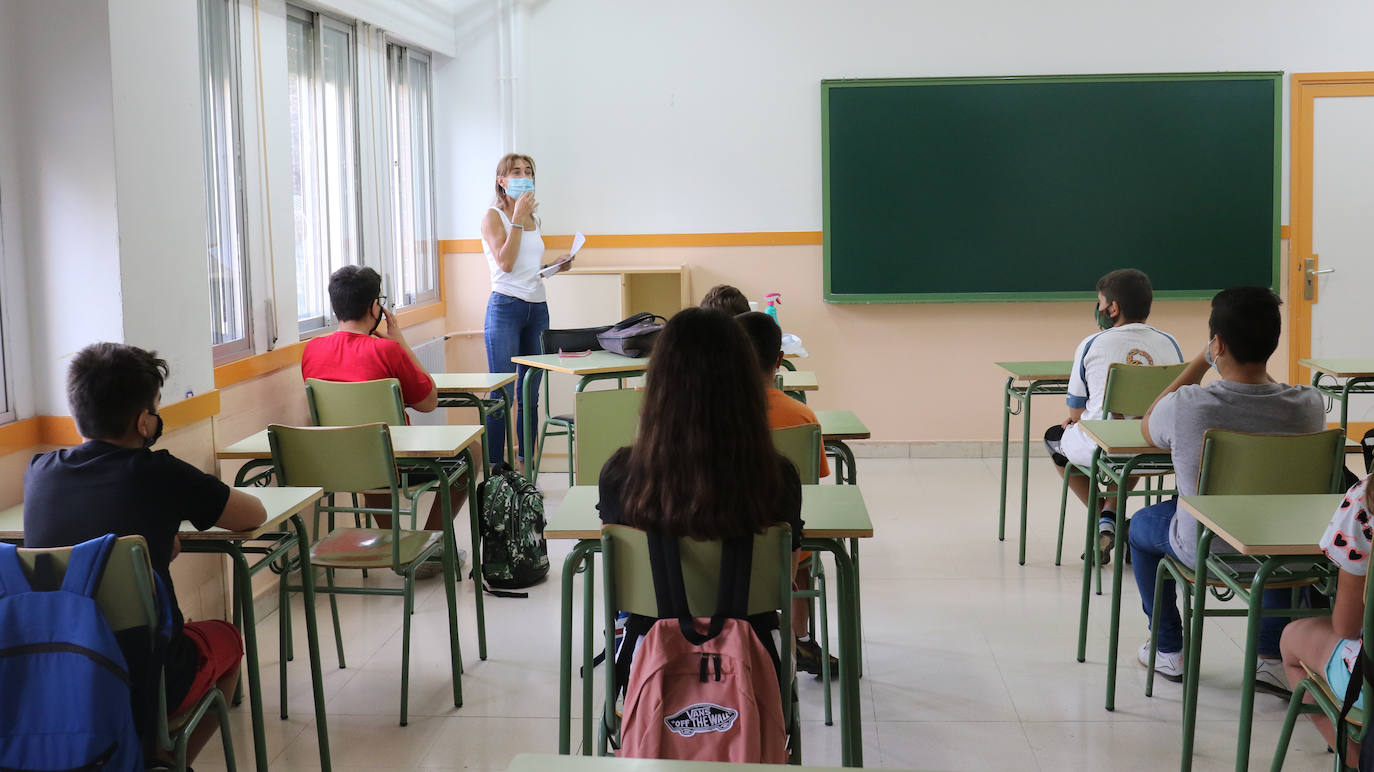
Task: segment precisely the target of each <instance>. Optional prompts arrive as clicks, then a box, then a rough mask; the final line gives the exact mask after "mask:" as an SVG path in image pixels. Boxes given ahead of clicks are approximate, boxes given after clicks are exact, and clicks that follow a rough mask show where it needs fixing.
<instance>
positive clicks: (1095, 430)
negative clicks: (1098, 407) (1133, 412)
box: [1078, 418, 1169, 456]
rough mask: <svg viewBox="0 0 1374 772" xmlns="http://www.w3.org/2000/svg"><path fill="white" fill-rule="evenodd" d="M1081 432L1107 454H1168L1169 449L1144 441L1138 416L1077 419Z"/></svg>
mask: <svg viewBox="0 0 1374 772" xmlns="http://www.w3.org/2000/svg"><path fill="white" fill-rule="evenodd" d="M1078 425H1079V426H1081V427H1082V428H1083V433H1084V434H1087V435H1088V437H1089V439H1091V440H1092V441H1093V442H1095V443H1097V446H1098V447H1099V448H1102V452H1103V453H1106V454H1107V455H1109V456H1139V455H1142V454H1145V453H1150V454H1155V453H1158V454H1160V455H1168V453H1169V451H1167V450H1165V449H1163V448H1157V447H1155V446H1154V445H1151V444H1149V443H1148V442H1146V441H1145V436H1144V435H1142V434H1141V433H1140V419H1139V418H1116V419H1112V420H1110V421H1079V422H1078Z"/></svg>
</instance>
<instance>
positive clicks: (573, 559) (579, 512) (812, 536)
mask: <svg viewBox="0 0 1374 772" xmlns="http://www.w3.org/2000/svg"><path fill="white" fill-rule="evenodd" d="M597 497H598V493H597V486H595V485H578V486H574V487H572V488H569V489H568V493H567V495H566V496H564V497H563V502H562V503H561V504H559V506H558V510H557V511H556V512H554V513H553V515H552V516H551V517H550V518H549V521H548V525H547V526H545V528H544V537H545V538H547V539H575V540H577V544H576V545H574V546H573V548H572V551H571V552H569V553H568V557H567V559H566V560H564V561H563V585H562V600H563V606H562V617H561V621H562V631H561V636H562V637H561V642H560V647H559V671H558V672H559V686H558V752H559V753H561V754H567V753H569V752H571V748H572V740H571V731H572V636H573V621H572V601H573V587H572V583H573V575H574V574H575V573H576V572H577V569H578V567H579V566H581V565H583V564H585V565H586V571H585V572H584V578H583V591H584V593H585V594H584V596H583V601H582V604H583V621H582V672H583V674H584V676H583V681H582V752H583V754H590V753H591V752H592V747H593V741H592V725H593V721H594V719H596V717H597V716H598V715H599V713H598V712H597V711H596V710H595V709H594V708H593V706H592V683H593V678H592V675H591V674H592V667H593V666H592V652H593V651H594V650H595V647H596V643H595V638H594V633H595V631H596V629H597V628H596V625H595V622H594V616H595V615H594V611H595V609H596V608H597V606H599V605H600V603H599V599H598V598H597V596H596V594H595V591H594V587H593V585H594V582H593V576H594V572H593V565H594V564H593V561H592V555H593V554H594V553H597V552H600V551H601V517H600V514H599V513H598V512H597V509H596V503H597ZM802 520H803V521H805V523H806V532H805V534H803V536H804V538H803V540H802V546H803V548H804V549H809V550H815V551H825V552H829V553H831V554H832V555H833V556H834V558H835V568H836V571H835V573H836V578H837V590H836V594H837V596H838V597H837V600H838V603H839V605H838V616H839V622H840V631H839V639H840V657H839V659H840V755H841V758H842V759H843V763H844V765H845V766H849V767H861V766H863V733H862V731H861V729H860V716H859V692H858V685H859V662H858V652H859V651H860V648H859V646H860V642H859V627H858V615H857V609H858V597H859V577H858V574H857V573H856V572H855V570H854V563H853V562H852V561H851V560H850V558H849V554H848V553H847V552H846V551H845V549H844V543H843V540H844V539H867V538H871V537H872V536H873V522H872V521H871V520H869V517H868V509H867V507H865V506H864V500H863V495H862V494H861V493H860V492H859V488H858V486H855V485H803V486H802Z"/></svg>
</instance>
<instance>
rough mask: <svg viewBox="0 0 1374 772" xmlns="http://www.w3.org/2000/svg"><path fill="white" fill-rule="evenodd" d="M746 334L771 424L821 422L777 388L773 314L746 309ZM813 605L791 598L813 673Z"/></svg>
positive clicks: (826, 470)
mask: <svg viewBox="0 0 1374 772" xmlns="http://www.w3.org/2000/svg"><path fill="white" fill-rule="evenodd" d="M735 320H736V321H738V322H739V324H740V326H741V327H743V328H744V333H745V334H746V335H748V336H749V341H750V343H752V344H753V346H754V354H755V355H756V356H757V359H756V360H755V364H756V365H757V367H758V368H759V372H760V373H761V374H762V376H763V393H764V394H765V395H767V398H768V426H769V427H770V428H773V429H786V428H787V427H789V426H801V425H804V424H814V423H820V421H818V420H817V419H816V414H815V413H814V412H812V410H811V408H809V407H807V406H806V404H805V403H803V402H802V401H800V400H796V399H793V398H791V397H789V396H787V395H786V394H784V393H783V392H782V390H780V389H778V388H777V377H778V367H779V366H780V365H781V364H782V329H781V328H779V327H778V323H777V322H775V321H773V317H771V316H769V315H768V314H765V313H760V312H758V311H747V312H745V313H743V314H740V315H739V316H736V317H735ZM819 468H820V476H821V477H829V476H830V464H829V462H828V461H827V460H826V457H825V448H824V447H822V448H821V458H820V467H819ZM810 555H811V553H809V552H803V553H802V555H801V557H802V563H801V565H799V566H797V572H796V576H794V577H793V580H792V586H793V587H794V588H801V587H809V586H810V584H811V569H810V568H809V566H808V564H807V562H806V561H807V559H808V558H809V557H810ZM810 614H811V604H810V603H808V602H806V601H805V600H794V601H792V634H793V636H794V637H795V638H796V639H797V647H796V651H797V669H798V670H804V671H806V672H807V673H812V674H814V675H820V674H821V647H820V646H819V645H818V644H817V643H816V642H815V641H814V640H812V638H811V631H810V629H809V624H808V620H809V618H810ZM839 669H840V661H839V660H838V659H836V658H835V657H833V656H832V657H831V658H830V674H831V675H839Z"/></svg>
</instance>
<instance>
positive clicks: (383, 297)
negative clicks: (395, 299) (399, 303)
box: [377, 295, 391, 305]
mask: <svg viewBox="0 0 1374 772" xmlns="http://www.w3.org/2000/svg"><path fill="white" fill-rule="evenodd" d="M389 300H391V298H389V297H387V296H386V295H378V296H377V302H378V303H381V304H382V305H386V304H387V301H389Z"/></svg>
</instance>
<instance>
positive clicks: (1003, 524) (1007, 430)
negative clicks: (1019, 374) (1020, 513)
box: [997, 378, 1012, 541]
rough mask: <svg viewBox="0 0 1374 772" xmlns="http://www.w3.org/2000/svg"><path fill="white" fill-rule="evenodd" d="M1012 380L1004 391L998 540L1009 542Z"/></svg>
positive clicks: (1009, 380)
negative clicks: (1008, 500)
mask: <svg viewBox="0 0 1374 772" xmlns="http://www.w3.org/2000/svg"><path fill="white" fill-rule="evenodd" d="M1011 393H1012V392H1011V378H1008V379H1007V385H1006V388H1004V389H1002V498H1001V499H999V502H1000V503H999V505H998V507H997V540H998V541H1006V540H1007V456H1008V451H1009V450H1010V449H1011Z"/></svg>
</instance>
